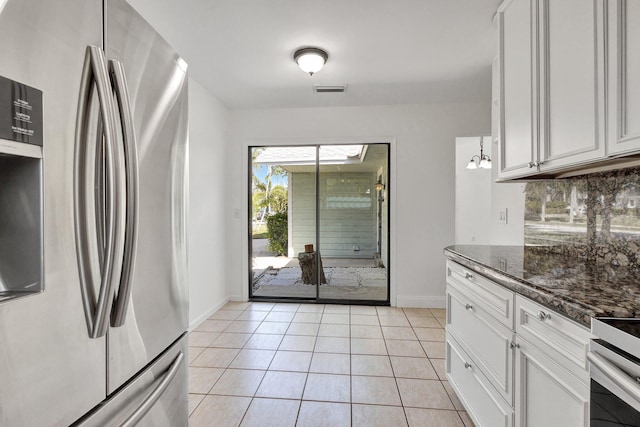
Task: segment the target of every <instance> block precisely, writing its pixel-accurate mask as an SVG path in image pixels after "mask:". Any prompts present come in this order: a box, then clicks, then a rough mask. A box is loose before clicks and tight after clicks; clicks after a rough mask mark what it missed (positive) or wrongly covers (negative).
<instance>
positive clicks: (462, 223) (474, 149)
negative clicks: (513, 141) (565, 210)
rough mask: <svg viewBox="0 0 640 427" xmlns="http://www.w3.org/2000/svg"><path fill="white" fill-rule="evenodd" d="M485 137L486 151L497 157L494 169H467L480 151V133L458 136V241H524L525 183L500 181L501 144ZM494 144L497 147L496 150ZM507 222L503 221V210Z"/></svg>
mask: <svg viewBox="0 0 640 427" xmlns="http://www.w3.org/2000/svg"><path fill="white" fill-rule="evenodd" d="M491 141H492V139H491V138H490V137H485V138H484V153H485V154H487V155H489V156H490V157H491V159H492V160H493V167H492V168H491V170H487V169H473V170H469V169H466V165H467V163H469V160H470V159H471V156H473V155H475V154H479V153H480V137H479V136H477V137H471V138H469V137H465V138H456V165H455V167H456V208H455V209H456V210H455V215H456V220H455V242H456V244H457V245H523V244H524V196H525V194H524V186H525V184H522V183H496V182H495V181H496V179H497V177H498V159H497V156H496V154H495V153H496V152H497V150H498V147H497V145H494V144H492V143H491ZM492 148H494V149H493V150H492ZM505 210H506V212H507V223H506V224H503V223H501V222H500V220H499V217H500V211H505Z"/></svg>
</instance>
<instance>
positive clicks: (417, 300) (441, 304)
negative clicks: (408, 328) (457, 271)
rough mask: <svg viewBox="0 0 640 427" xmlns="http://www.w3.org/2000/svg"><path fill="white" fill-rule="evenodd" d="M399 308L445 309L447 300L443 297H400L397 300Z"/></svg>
mask: <svg viewBox="0 0 640 427" xmlns="http://www.w3.org/2000/svg"><path fill="white" fill-rule="evenodd" d="M396 304H397V306H398V307H407V308H409V307H411V308H445V307H446V298H445V297H444V296H441V297H414V296H405V295H398V297H397V299H396Z"/></svg>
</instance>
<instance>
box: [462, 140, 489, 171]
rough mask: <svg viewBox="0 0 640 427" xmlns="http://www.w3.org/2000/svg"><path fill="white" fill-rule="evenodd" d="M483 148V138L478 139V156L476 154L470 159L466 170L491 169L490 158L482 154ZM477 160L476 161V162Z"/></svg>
mask: <svg viewBox="0 0 640 427" xmlns="http://www.w3.org/2000/svg"><path fill="white" fill-rule="evenodd" d="M483 146H484V137H482V138H480V155H479V156H478V155H477V154H476V155H475V156H473V157H471V160H469V164H468V165H467V169H478V168H480V169H491V157H489V156H488V155H486V154H484V152H483V151H482V149H483ZM476 159H477V160H476Z"/></svg>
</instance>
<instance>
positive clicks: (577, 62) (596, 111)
mask: <svg viewBox="0 0 640 427" xmlns="http://www.w3.org/2000/svg"><path fill="white" fill-rule="evenodd" d="M539 13H540V15H539V25H538V31H539V34H540V36H539V39H538V40H539V43H540V45H539V46H540V48H539V58H540V64H539V69H540V82H541V86H540V90H539V94H540V100H541V103H540V107H541V108H540V162H541V166H540V169H541V170H551V169H556V168H562V167H565V166H570V165H577V164H580V163H587V162H589V161H593V160H596V159H600V158H603V157H604V156H605V138H604V137H605V126H604V119H605V115H604V105H605V98H604V85H605V79H604V3H603V0H563V1H552V0H541V2H540V7H539Z"/></svg>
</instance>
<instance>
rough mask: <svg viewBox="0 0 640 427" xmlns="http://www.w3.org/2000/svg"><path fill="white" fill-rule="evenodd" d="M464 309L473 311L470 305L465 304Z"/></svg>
mask: <svg viewBox="0 0 640 427" xmlns="http://www.w3.org/2000/svg"><path fill="white" fill-rule="evenodd" d="M464 308H466V309H467V310H473V306H472V305H471V304H465V305H464Z"/></svg>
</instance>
